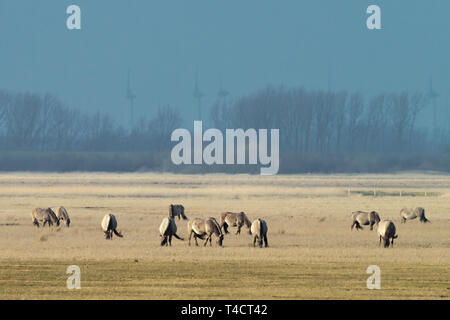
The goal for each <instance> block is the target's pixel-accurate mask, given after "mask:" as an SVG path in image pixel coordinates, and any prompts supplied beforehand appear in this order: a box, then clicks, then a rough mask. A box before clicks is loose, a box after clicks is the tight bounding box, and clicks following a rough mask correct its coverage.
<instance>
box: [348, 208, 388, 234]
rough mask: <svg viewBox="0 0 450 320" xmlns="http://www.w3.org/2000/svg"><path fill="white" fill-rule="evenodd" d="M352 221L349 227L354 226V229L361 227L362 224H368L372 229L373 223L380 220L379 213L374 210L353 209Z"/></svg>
mask: <svg viewBox="0 0 450 320" xmlns="http://www.w3.org/2000/svg"><path fill="white" fill-rule="evenodd" d="M352 219H353V223H352V226H351V229H352V230H353V227H354V226H356V230H359V229H362V227H361V226H362V225H364V226H367V225H369V226H370V230H373V225H374V224H378V223H379V222H380V220H381V219H380V215H379V214H378V213H377V212H375V211H372V212H370V213H369V212H364V211H355V212H352Z"/></svg>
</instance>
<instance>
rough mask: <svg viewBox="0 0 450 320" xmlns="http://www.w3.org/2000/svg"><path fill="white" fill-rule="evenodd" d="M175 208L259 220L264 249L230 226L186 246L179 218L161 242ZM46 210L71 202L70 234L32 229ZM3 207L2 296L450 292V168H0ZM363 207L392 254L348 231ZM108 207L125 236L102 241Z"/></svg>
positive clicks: (430, 295)
mask: <svg viewBox="0 0 450 320" xmlns="http://www.w3.org/2000/svg"><path fill="white" fill-rule="evenodd" d="M374 191H375V192H374ZM374 193H375V194H376V195H377V194H378V196H375V197H374V196H373V194H374ZM400 195H401V196H400ZM169 204H183V205H184V207H185V213H186V215H187V217H188V218H190V219H191V218H196V217H200V218H207V217H210V216H213V217H215V218H216V219H218V218H219V216H220V214H221V213H222V212H225V211H233V212H240V211H244V212H245V213H246V214H247V216H248V217H249V219H250V220H251V221H253V220H254V219H256V218H262V219H264V220H265V221H266V222H267V224H268V227H269V232H268V242H269V248H262V249H260V248H258V247H257V248H253V246H252V236H250V235H249V234H248V233H247V228H246V227H245V226H244V227H243V228H242V231H241V234H240V235H239V236H236V235H234V232H235V231H236V228H230V234H228V235H226V236H225V239H224V242H223V244H224V246H223V247H218V246H217V244H216V243H215V240H216V238H215V237H213V246H212V247H209V245H208V246H207V247H203V241H201V240H200V241H199V243H200V246H199V247H195V246H191V247H188V233H187V221H184V220H178V218H176V220H175V221H176V223H177V227H178V234H179V235H180V236H181V237H183V238H184V239H185V241H180V240H178V239H173V240H172V247H160V245H159V244H160V242H161V239H160V237H159V231H158V228H159V225H160V223H161V221H162V219H163V218H164V217H167V215H168V210H169ZM49 206H64V207H65V208H66V209H67V211H68V212H69V215H70V218H71V221H72V223H71V226H70V228H69V229H67V228H66V227H65V226H64V224H62V226H61V227H59V228H48V227H46V228H36V226H33V224H32V221H31V211H32V209H34V208H35V207H43V208H44V207H49ZM404 206H408V207H416V206H421V207H424V208H425V210H426V216H427V218H428V219H429V220H430V221H431V223H428V224H421V223H420V222H419V221H418V219H416V220H413V221H408V222H407V223H406V224H401V219H400V214H399V212H400V209H401V208H402V207H404ZM0 208H1V209H0V299H42V298H45V299H46V298H53V299H449V297H450V176H449V175H438V174H418V173H411V174H406V173H405V174H396V175H394V174H392V175H389V174H385V175H286V176H283V175H278V176H271V177H267V176H264V177H263V176H256V175H255V176H253V175H222V174H209V175H175V174H153V173H133V174H130V173H127V174H112V173H111V174H109V173H108V174H106V173H68V174H50V173H2V174H0ZM356 210H364V211H370V210H375V211H377V212H378V213H379V214H380V216H381V218H382V219H384V218H390V219H393V221H394V223H395V225H396V227H397V234H398V236H399V237H398V239H396V241H395V244H394V248H389V249H385V248H383V247H379V246H378V237H377V234H376V231H375V230H374V231H370V230H369V228H368V227H367V226H364V230H362V231H356V230H353V231H351V230H350V226H351V222H352V221H351V212H352V211H356ZM107 213H114V215H115V216H116V218H117V220H118V230H119V231H120V232H121V233H122V234H123V235H124V237H123V238H117V237H114V239H113V240H112V241H110V240H105V237H104V234H103V232H102V230H101V227H100V223H101V220H102V218H103V216H104V215H105V214H107ZM193 243H194V242H193ZM69 265H78V266H79V267H80V268H81V289H80V290H68V289H67V288H66V279H67V277H68V275H67V274H66V268H67V267H68V266H69ZM369 265H378V266H379V267H380V268H381V289H380V290H368V289H367V287H366V280H367V278H368V277H369V276H370V275H369V274H367V273H366V269H367V267H368V266H369Z"/></svg>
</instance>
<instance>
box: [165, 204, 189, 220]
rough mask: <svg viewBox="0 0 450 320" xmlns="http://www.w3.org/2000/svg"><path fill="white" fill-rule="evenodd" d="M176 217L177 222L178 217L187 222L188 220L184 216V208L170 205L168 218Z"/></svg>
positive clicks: (179, 205)
mask: <svg viewBox="0 0 450 320" xmlns="http://www.w3.org/2000/svg"><path fill="white" fill-rule="evenodd" d="M177 216H178V220H180V216H181V217H182V218H183V220H188V218H187V217H186V216H185V215H184V207H183V206H182V205H181V204H171V205H170V206H169V217H170V218H175V217H177Z"/></svg>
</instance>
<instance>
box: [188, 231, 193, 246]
mask: <svg viewBox="0 0 450 320" xmlns="http://www.w3.org/2000/svg"><path fill="white" fill-rule="evenodd" d="M193 232H194V231H192V230H191V233H190V234H189V247H190V246H191V238H192V233H193Z"/></svg>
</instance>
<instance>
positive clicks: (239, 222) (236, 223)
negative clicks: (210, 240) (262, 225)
mask: <svg viewBox="0 0 450 320" xmlns="http://www.w3.org/2000/svg"><path fill="white" fill-rule="evenodd" d="M244 224H245V226H246V227H247V228H248V233H249V234H252V233H251V231H250V227H251V226H252V223H251V222H250V220H249V219H248V218H247V216H246V215H245V213H244V212H239V213H235V212H224V213H222V214H221V216H220V228H221V229H222V228H223V230H224V231H225V233H229V232H228V227H237V231H236V234H240V233H241V228H242V226H243V225H244Z"/></svg>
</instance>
